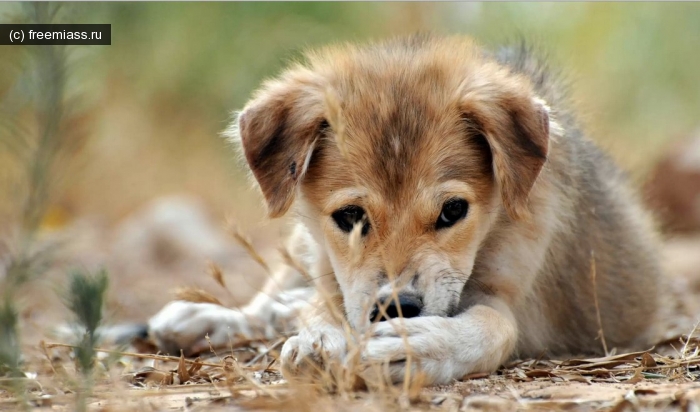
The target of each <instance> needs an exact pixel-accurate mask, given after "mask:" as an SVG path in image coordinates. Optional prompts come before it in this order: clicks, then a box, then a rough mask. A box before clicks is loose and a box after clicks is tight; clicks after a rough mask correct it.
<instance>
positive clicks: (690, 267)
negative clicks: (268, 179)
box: [0, 196, 700, 411]
mask: <svg viewBox="0 0 700 412" xmlns="http://www.w3.org/2000/svg"><path fill="white" fill-rule="evenodd" d="M249 215H250V216H251V217H248V220H247V221H244V222H242V223H241V227H244V228H247V230H245V232H246V233H248V234H249V235H250V239H251V242H252V243H253V245H255V247H256V248H258V250H259V252H260V254H261V255H263V256H264V258H265V259H266V260H269V262H271V263H272V264H275V262H279V260H280V259H279V257H278V256H277V252H276V247H277V246H278V244H279V239H281V236H283V234H284V233H285V232H286V226H285V222H276V223H273V224H267V225H263V226H259V225H258V226H256V225H255V224H251V223H250V219H253V218H254V216H255V213H254V212H251V213H249ZM173 222H178V224H177V225H175V224H173ZM245 223H247V225H246V224H245ZM43 242H44V243H46V244H50V245H58V246H53V247H56V248H58V249H57V250H60V254H57V255H58V256H60V260H59V261H58V263H56V267H55V268H54V269H52V271H51V272H50V275H49V276H47V277H46V278H44V279H42V280H41V281H38V282H35V283H32V284H30V285H29V287H28V289H27V290H26V291H24V293H23V294H22V299H21V302H22V308H24V309H23V311H22V313H21V316H22V319H23V320H24V322H23V329H22V342H23V348H24V356H25V364H24V365H25V368H24V369H25V371H26V372H27V373H26V376H27V377H26V379H24V384H25V385H26V386H25V389H27V392H26V393H27V395H26V399H25V400H24V401H25V402H26V401H28V402H29V405H31V407H32V408H36V409H41V410H44V409H45V410H49V409H50V410H74V409H75V408H76V405H77V404H76V399H77V396H78V395H77V393H78V392H79V389H78V388H79V384H78V382H80V380H79V379H78V374H77V372H76V367H75V360H74V357H73V356H72V351H71V349H70V348H67V347H63V346H61V345H58V346H56V345H55V344H69V343H70V342H67V341H66V340H67V338H66V337H65V335H61V334H57V333H56V328H57V327H58V326H60V325H61V324H62V323H64V322H65V321H66V320H67V319H69V318H70V317H69V313H68V311H67V310H66V309H65V307H64V305H63V302H62V301H61V293H56V292H57V291H60V290H62V289H63V288H64V285H62V284H61V279H65V277H64V276H63V277H62V275H61V274H62V273H64V272H65V270H67V268H70V267H75V266H76V265H77V266H79V267H83V268H86V269H90V270H93V269H95V268H98V267H102V266H104V267H106V268H107V269H108V270H109V272H110V273H111V278H110V281H111V286H110V292H109V299H108V302H107V313H108V322H110V323H122V322H141V323H142V322H145V321H147V319H148V318H149V317H150V316H151V315H153V314H155V313H156V312H157V311H158V310H159V309H160V308H161V307H162V306H163V305H164V304H165V303H167V302H168V301H169V300H170V299H172V297H173V294H172V291H173V290H174V289H176V288H177V287H179V286H197V287H200V288H202V289H204V290H206V291H208V292H210V293H212V294H213V295H215V296H216V297H217V298H219V299H220V300H221V301H222V302H224V303H225V304H227V305H231V306H235V305H240V304H241V302H244V301H245V299H247V298H248V297H249V296H250V295H251V294H252V293H254V291H255V290H256V289H257V288H258V287H260V285H261V283H262V282H263V281H264V280H265V278H266V274H265V272H264V270H262V269H261V268H260V267H259V266H258V265H257V264H256V263H255V262H254V260H253V259H251V258H250V256H248V255H247V253H246V252H245V251H244V250H243V249H242V248H241V247H240V246H239V245H238V244H237V243H236V242H235V241H234V240H233V239H232V238H231V237H230V236H228V235H227V233H226V231H225V230H224V224H223V222H219V221H217V220H216V219H214V218H211V217H210V214H209V213H208V211H207V209H206V207H204V206H203V205H202V204H200V203H198V202H197V200H196V199H191V198H187V197H182V196H174V197H166V198H161V199H159V200H157V201H155V202H153V203H151V204H148V205H146V206H144V207H143V208H142V209H141V210H138V211H136V212H134V213H133V214H132V215H130V216H127V217H126V218H125V219H123V220H122V221H121V223H120V224H118V225H115V226H112V227H105V226H102V225H100V224H99V222H94V221H84V222H76V223H74V224H72V225H70V226H68V227H65V228H62V229H61V230H57V231H55V232H53V233H51V234H49V235H47V236H45V238H44V239H43ZM664 253H665V261H666V262H667V263H668V267H667V269H668V273H669V280H670V281H671V283H672V285H673V289H674V291H675V292H674V293H675V296H672V297H670V298H669V299H670V300H669V301H670V302H671V301H672V302H674V305H675V306H674V309H673V315H672V316H671V317H670V318H669V322H668V326H669V330H668V337H669V340H668V341H667V342H666V343H664V344H663V345H660V346H658V347H656V348H654V349H651V350H650V351H648V352H639V353H633V354H624V353H622V354H617V355H612V356H609V357H607V358H600V359H578V360H577V359H560V360H523V361H519V362H515V363H512V364H510V365H506V366H505V367H504V368H502V369H501V370H500V371H498V372H497V373H495V374H493V375H490V376H468V377H465V379H464V380H463V381H460V382H456V383H454V384H453V385H449V386H441V387H435V388H426V389H423V390H417V389H411V390H408V391H406V390H403V388H384V389H382V390H379V391H378V390H371V391H359V392H342V391H341V392H339V393H335V394H332V395H329V394H327V393H326V392H323V391H321V390H320V388H319V387H314V386H313V385H312V386H309V387H308V388H307V387H304V386H299V385H292V384H289V383H287V382H285V381H284V379H282V377H281V375H280V373H279V369H278V364H277V363H276V361H275V359H276V356H277V354H278V350H279V348H280V347H281V342H282V341H276V342H255V343H251V345H250V346H248V347H242V348H236V349H234V350H233V351H232V352H230V353H216V354H211V355H210V356H209V357H207V358H206V359H199V360H198V361H195V362H194V363H193V361H192V360H187V361H186V360H185V359H182V360H180V359H177V358H168V357H162V356H154V355H149V354H148V353H145V352H147V350H145V349H144V348H143V347H139V346H128V347H120V348H116V347H114V346H108V345H106V344H105V346H104V347H103V349H108V350H117V349H118V350H119V352H117V353H116V354H115V353H103V354H102V355H101V356H102V357H101V358H100V359H101V361H100V365H101V366H100V368H98V370H99V371H98V374H97V375H96V381H95V386H94V390H93V392H92V396H91V397H90V398H88V406H89V409H90V410H218V409H222V410H223V409H226V410H256V409H257V410H262V409H268V410H269V409H273V410H310V409H312V408H313V409H318V410H398V409H402V410H461V411H471V410H475V411H476V410H478V411H510V410H613V411H638V410H640V411H641V410H679V411H697V410H700V409H699V408H700V349H699V348H698V342H699V340H698V338H697V335H698V334H697V333H696V334H694V335H691V338H690V339H689V338H688V337H687V336H688V335H690V334H691V332H693V326H694V321H695V317H697V316H696V315H697V314H700V299H698V297H700V235H684V236H682V237H674V238H670V239H668V240H667V241H666V243H665V251H664ZM210 261H212V262H215V263H216V264H217V265H219V266H220V267H221V268H222V270H223V272H224V277H225V283H226V285H227V289H228V290H223V288H222V287H221V286H220V285H219V284H217V283H216V282H215V281H214V280H213V278H212V277H211V276H210V275H209V274H208V272H207V265H208V262H210ZM683 335H685V337H683ZM127 353H128V354H127ZM129 354H130V355H129ZM21 405H22V401H21V400H18V399H17V398H16V397H15V396H14V395H13V393H12V391H7V390H2V389H0V410H15V409H17V408H19V407H20V406H21Z"/></svg>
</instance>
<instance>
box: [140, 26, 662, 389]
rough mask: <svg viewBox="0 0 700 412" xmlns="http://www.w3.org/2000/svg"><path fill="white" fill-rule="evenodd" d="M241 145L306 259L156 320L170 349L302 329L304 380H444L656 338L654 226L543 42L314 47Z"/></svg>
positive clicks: (293, 250)
mask: <svg viewBox="0 0 700 412" xmlns="http://www.w3.org/2000/svg"><path fill="white" fill-rule="evenodd" d="M226 135H227V136H228V138H229V139H230V140H231V141H232V142H236V143H238V144H239V145H240V148H241V151H242V153H243V155H244V157H245V161H246V163H247V166H248V167H249V169H250V171H251V172H252V176H253V177H254V179H255V181H256V182H257V186H258V187H259V188H260V190H261V191H262V194H263V196H264V200H265V204H266V205H267V210H268V213H269V216H270V217H272V218H276V217H280V216H285V215H290V216H293V217H294V219H296V227H295V230H294V232H293V234H292V236H291V237H290V239H289V242H288V246H289V251H290V255H291V256H290V260H291V261H292V262H296V263H297V264H292V265H286V266H285V267H284V268H283V269H281V270H279V272H278V273H277V274H276V275H275V276H274V279H272V280H271V281H270V282H269V283H268V284H267V285H266V286H265V287H264V290H263V291H262V292H261V293H260V294H258V295H257V296H256V297H255V298H254V299H252V301H251V302H250V303H249V304H248V305H247V306H245V307H242V308H239V309H227V308H224V307H221V306H217V305H213V304H206V303H190V302H183V301H175V302H171V303H170V304H168V305H167V306H165V308H163V309H162V311H161V312H160V313H158V314H157V315H156V316H154V317H153V318H152V319H151V320H150V324H149V329H150V330H149V332H150V335H151V336H152V337H153V339H154V340H155V341H156V342H157V343H158V344H159V345H160V347H161V348H163V349H164V351H167V352H170V353H172V354H179V352H180V349H183V350H185V352H186V353H190V354H192V353H195V352H199V351H206V350H208V349H209V342H211V344H212V345H213V346H215V347H216V346H221V347H228V346H229V344H231V343H232V342H233V343H235V341H236V340H237V339H245V338H249V337H251V336H256V335H263V336H266V337H268V338H272V337H274V336H275V335H277V334H281V333H290V332H298V334H297V335H296V336H293V337H291V338H289V339H288V340H287V341H286V343H285V344H284V346H283V348H282V354H281V361H282V367H283V372H284V374H285V376H288V377H289V376H295V375H296V374H299V373H301V372H303V371H304V370H305V369H308V368H305V365H309V364H312V363H315V364H316V366H317V367H318V366H321V367H324V365H326V366H327V365H329V364H331V363H333V362H335V363H336V364H341V365H342V364H343V363H344V362H349V359H350V358H353V359H358V362H360V363H368V364H370V363H372V362H384V363H385V364H384V367H385V369H384V370H385V371H386V372H385V373H388V377H390V379H391V380H393V381H394V382H399V381H402V380H403V379H404V377H405V376H406V375H405V373H406V368H407V367H409V366H408V365H410V368H412V371H413V370H421V371H422V373H423V376H424V379H425V383H427V384H439V383H447V382H450V381H451V380H454V379H459V378H461V377H463V376H465V375H467V374H470V373H477V372H492V371H494V370H496V369H497V368H498V367H499V366H500V365H501V364H503V363H504V362H506V361H507V360H508V359H511V358H516V357H538V356H542V355H543V354H546V355H548V356H565V355H566V354H598V353H601V352H603V343H602V340H601V339H600V335H601V333H602V334H603V336H604V339H605V342H606V343H607V346H608V348H613V347H618V348H621V349H622V348H629V349H631V348H642V349H646V348H648V346H650V345H651V344H653V343H654V342H655V339H656V336H657V334H658V332H659V325H660V319H661V318H662V316H661V300H662V297H663V293H662V291H663V290H664V289H663V286H664V285H663V282H662V276H661V273H660V272H661V271H660V265H659V259H658V256H657V254H658V251H659V245H658V243H657V239H656V235H655V230H654V226H653V222H652V220H651V218H650V217H649V215H648V214H647V213H646V212H645V210H643V208H642V206H641V204H640V201H639V200H638V198H637V195H636V194H635V193H634V192H633V190H632V189H631V188H630V186H629V185H628V183H627V182H626V180H625V177H624V175H623V173H622V172H621V171H620V170H619V169H618V168H617V167H616V166H615V165H614V163H613V162H612V161H611V160H610V159H609V158H608V157H607V156H606V155H604V154H603V153H602V152H601V151H600V150H599V149H598V148H597V147H596V146H595V145H594V144H593V143H592V142H591V141H590V140H588V139H587V138H586V137H585V136H584V135H583V133H582V132H581V130H580V129H579V128H578V125H577V123H576V118H575V115H574V113H573V112H572V111H571V109H570V107H569V106H568V105H567V102H566V98H565V91H564V90H563V89H562V88H561V86H560V85H559V84H558V83H557V80H556V79H555V78H554V77H553V76H552V74H551V73H550V72H549V71H548V70H547V69H546V67H545V65H544V64H543V63H541V62H539V61H538V60H537V59H536V58H535V57H534V56H533V55H532V54H531V53H530V52H529V51H528V49H527V48H526V47H516V48H509V49H503V50H502V51H499V52H495V53H492V52H489V51H486V50H484V49H482V48H481V47H480V46H478V45H477V44H475V43H474V42H473V41H472V40H470V39H468V38H462V37H433V36H414V37H408V38H401V39H395V40H391V41H386V42H383V43H378V44H371V45H365V46H356V45H343V46H332V47H328V48H325V49H321V50H319V51H313V52H310V53H308V54H307V55H306V60H305V62H304V63H300V64H296V65H293V66H292V67H290V68H288V69H287V70H285V71H284V72H283V73H282V74H281V75H280V76H279V77H277V78H275V79H272V80H269V81H267V82H265V83H264V84H263V86H262V87H261V88H260V90H258V92H257V93H256V94H255V95H254V97H253V99H252V100H251V101H250V102H249V103H248V104H247V105H246V106H245V108H244V109H243V111H241V112H240V113H239V114H238V116H237V118H236V120H235V121H234V123H233V124H232V125H231V127H230V128H229V129H228V131H227V132H226ZM295 268H296V269H295ZM302 272H304V273H302ZM596 308H598V309H599V310H597V309H596ZM206 334H208V337H209V341H207V340H206V339H205V335H206ZM358 342H360V344H359V346H358V349H353V348H354V347H355V346H356V345H355V343H358ZM351 353H356V354H357V355H359V356H354V355H353V356H351V355H350V354H351ZM409 355H410V357H411V359H413V362H406V361H407V359H408V358H409Z"/></svg>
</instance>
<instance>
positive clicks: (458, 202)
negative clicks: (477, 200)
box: [435, 199, 469, 229]
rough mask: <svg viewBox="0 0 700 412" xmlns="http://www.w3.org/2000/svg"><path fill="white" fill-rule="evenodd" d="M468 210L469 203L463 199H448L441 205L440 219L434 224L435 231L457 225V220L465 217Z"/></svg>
mask: <svg viewBox="0 0 700 412" xmlns="http://www.w3.org/2000/svg"><path fill="white" fill-rule="evenodd" d="M468 210H469V203H467V201H466V200H464V199H450V200H448V201H447V202H445V204H444V205H442V211H441V212H440V217H438V220H437V222H435V229H443V228H446V227H450V226H452V225H454V224H455V223H457V222H458V221H459V220H461V219H463V218H464V216H466V215H467V211H468Z"/></svg>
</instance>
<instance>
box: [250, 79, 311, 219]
mask: <svg viewBox="0 0 700 412" xmlns="http://www.w3.org/2000/svg"><path fill="white" fill-rule="evenodd" d="M307 80H308V79H307ZM310 83H311V82H310V81H304V79H298V78H291V76H289V77H287V78H286V79H282V80H277V81H273V82H269V83H267V84H266V85H265V86H264V87H263V88H262V89H261V90H260V91H259V92H258V94H257V96H256V97H255V98H254V99H253V100H252V101H251V102H249V103H248V104H247V105H246V107H245V108H244V109H243V111H242V112H241V113H240V114H239V115H238V127H237V129H238V130H237V132H238V135H239V138H240V144H241V146H242V149H243V153H244V155H245V159H246V161H247V163H248V166H249V167H250V170H251V171H252V172H253V176H254V177H255V180H256V181H257V183H258V185H259V186H260V189H261V191H262V193H263V196H264V197H265V202H266V204H267V211H268V215H269V216H270V217H273V218H274V217H279V216H282V215H284V214H285V213H286V212H287V210H288V209H289V208H290V206H291V205H292V203H293V201H294V197H295V193H296V189H297V186H298V183H299V181H300V180H301V178H302V177H303V175H304V173H305V172H306V169H307V167H308V164H309V160H310V159H311V154H312V152H313V148H314V147H313V146H314V144H315V141H316V139H317V137H318V136H319V134H320V132H321V129H322V128H323V127H324V120H323V115H322V112H320V111H319V101H318V95H319V93H317V92H316V90H315V89H314V87H313V85H312V84H310Z"/></svg>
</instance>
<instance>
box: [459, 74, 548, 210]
mask: <svg viewBox="0 0 700 412" xmlns="http://www.w3.org/2000/svg"><path fill="white" fill-rule="evenodd" d="M510 86H511V89H510V90H509V89H508V87H500V88H499V87H493V88H492V87H488V86H484V87H482V88H481V89H479V88H475V89H472V90H468V91H466V93H464V94H463V95H462V102H461V110H462V113H463V116H464V117H465V118H466V119H467V120H468V121H471V122H474V123H476V127H477V128H478V129H480V131H481V132H482V133H483V135H484V137H485V138H486V140H487V141H488V143H489V146H490V148H491V153H492V157H493V169H494V174H495V178H496V182H497V183H498V185H499V188H500V191H501V198H502V201H503V205H504V207H505V209H506V212H507V213H508V215H509V216H510V217H511V218H512V219H519V218H521V217H523V216H525V215H526V214H527V213H528V211H529V209H528V198H529V195H530V191H531V190H532V187H533V186H534V184H535V181H536V180H537V177H538V176H539V174H540V171H541V170H542V167H543V166H544V164H545V162H546V160H547V153H548V150H549V110H548V108H547V107H546V105H545V104H544V102H543V101H541V100H540V99H538V98H536V97H535V96H534V94H532V93H531V92H529V91H528V90H522V89H521V88H519V87H517V84H511V85H510Z"/></svg>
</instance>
